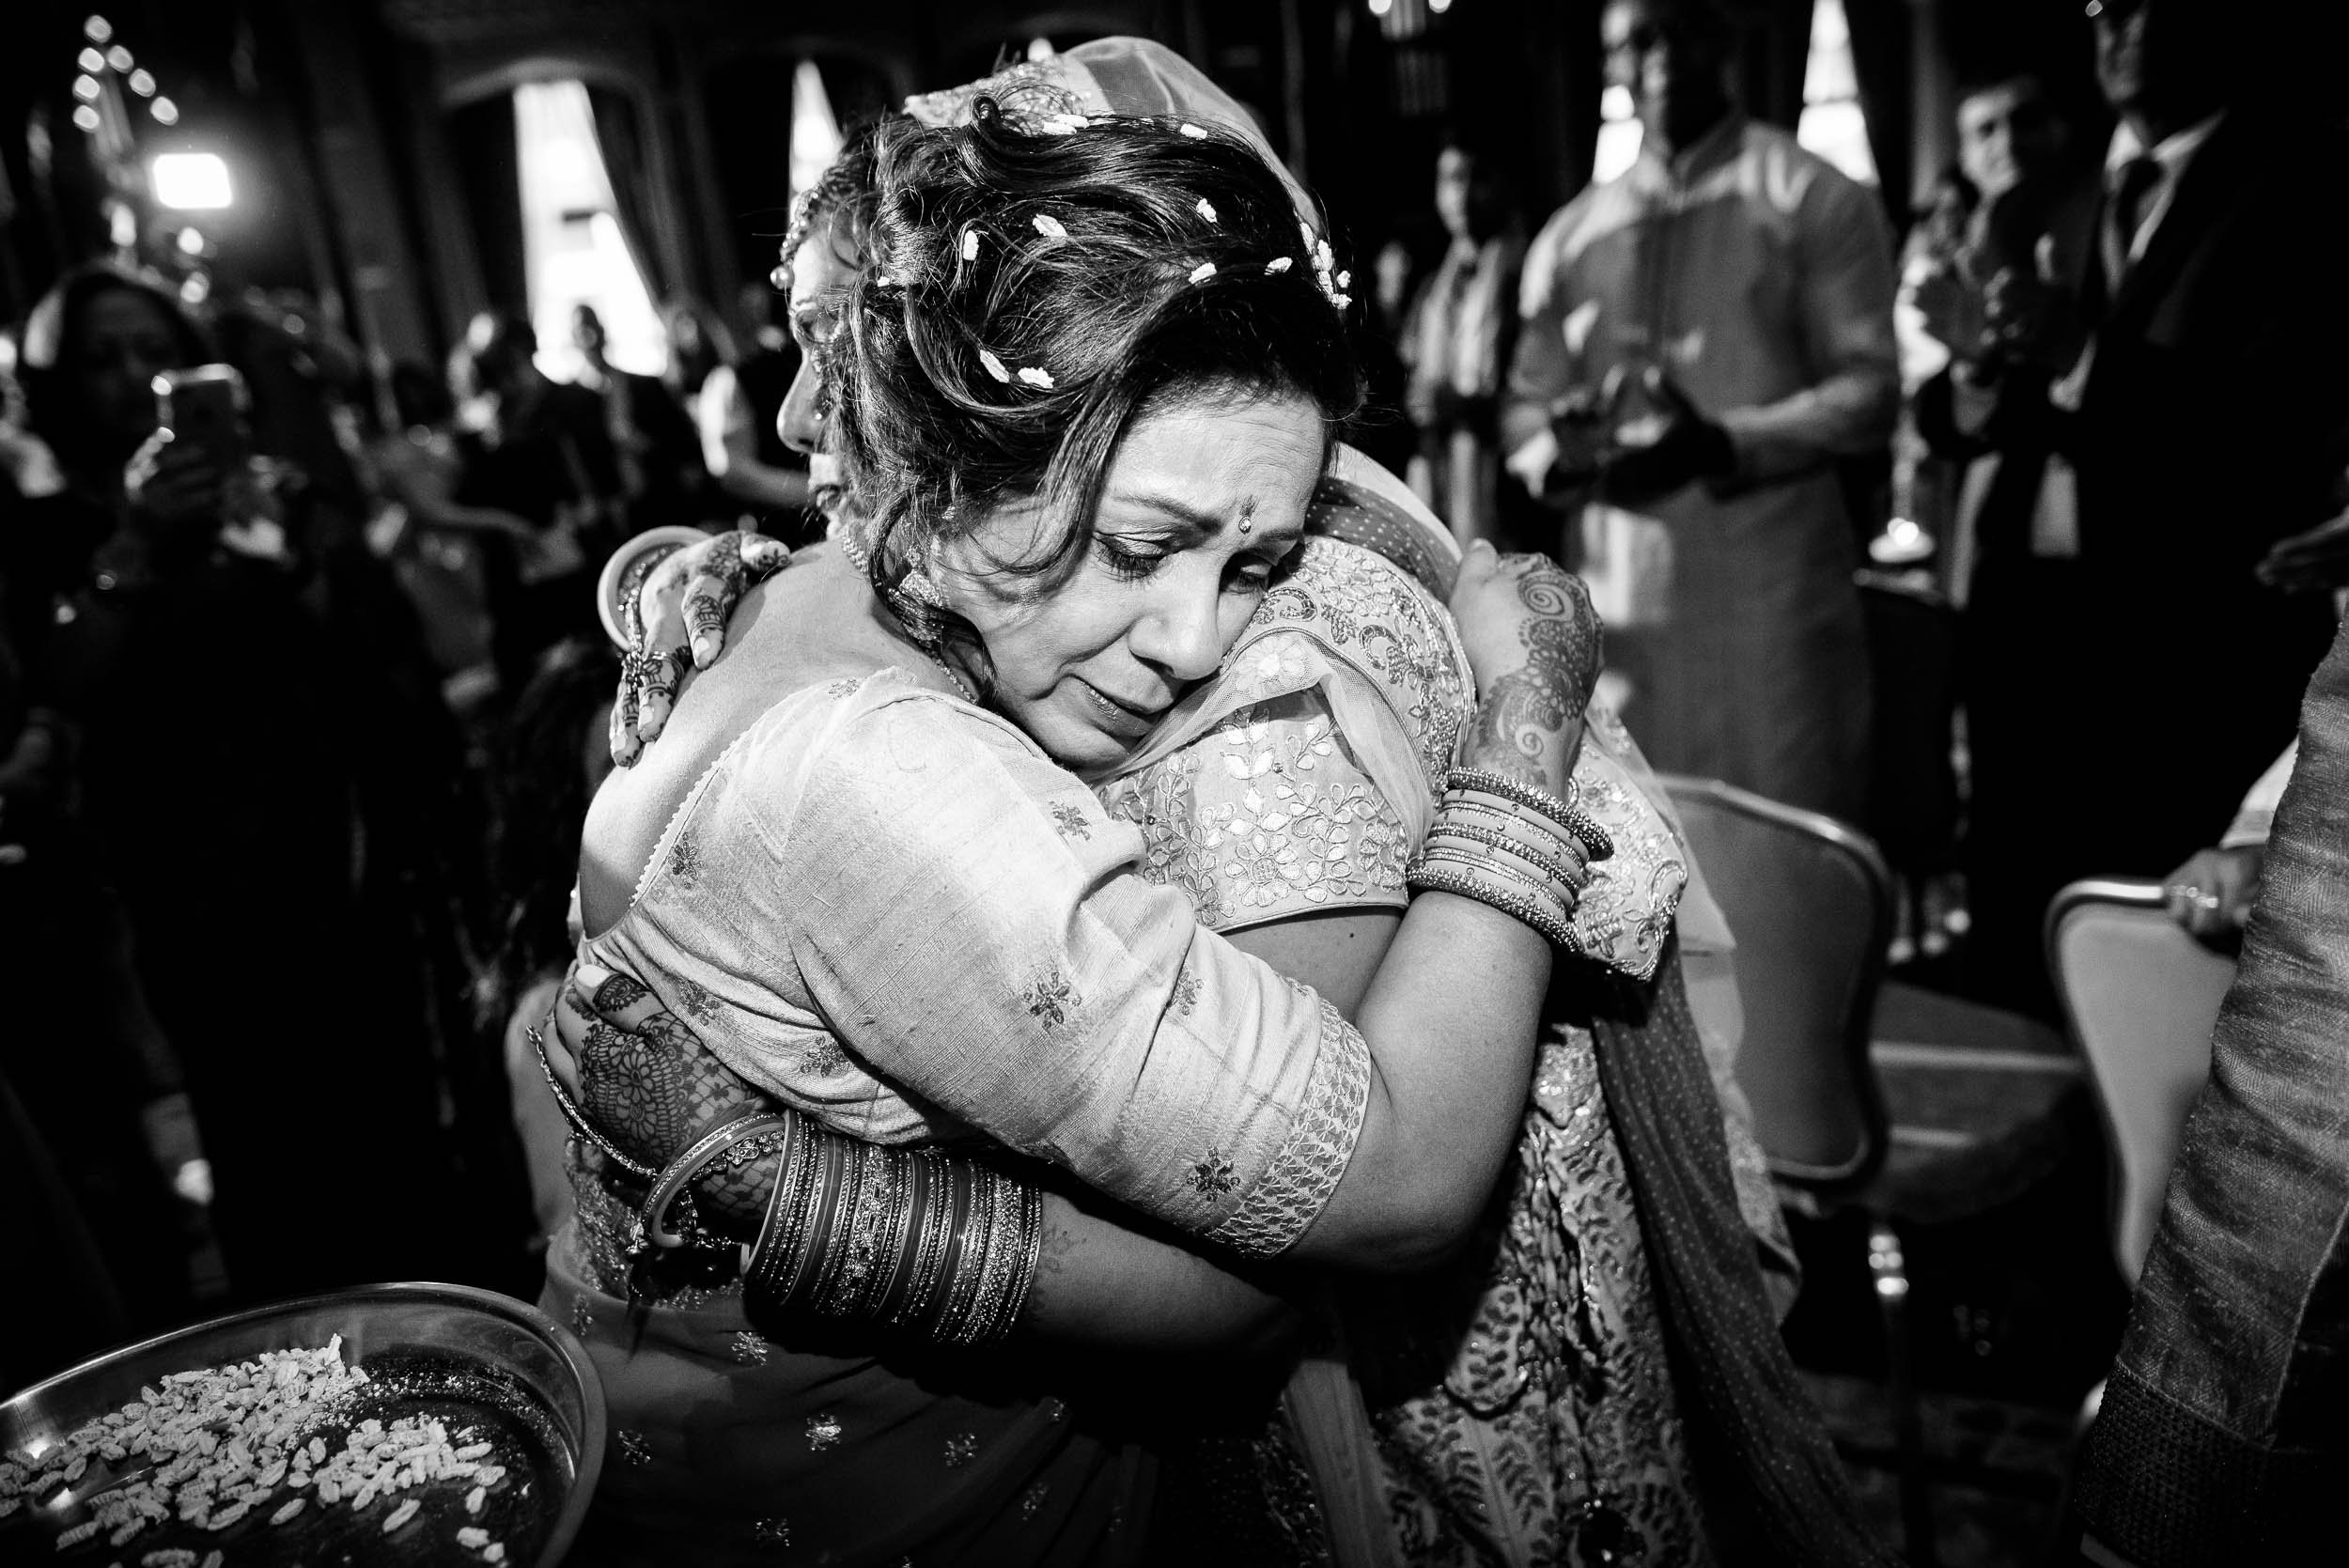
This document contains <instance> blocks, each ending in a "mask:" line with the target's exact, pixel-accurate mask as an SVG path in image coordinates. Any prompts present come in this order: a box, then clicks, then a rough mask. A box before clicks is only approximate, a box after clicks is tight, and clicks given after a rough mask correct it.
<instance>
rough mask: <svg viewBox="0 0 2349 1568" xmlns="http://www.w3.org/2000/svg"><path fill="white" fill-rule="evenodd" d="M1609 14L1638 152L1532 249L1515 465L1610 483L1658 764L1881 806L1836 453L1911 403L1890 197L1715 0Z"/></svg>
mask: <svg viewBox="0 0 2349 1568" xmlns="http://www.w3.org/2000/svg"><path fill="white" fill-rule="evenodd" d="M1602 25H1603V36H1604V39H1605V47H1606V51H1607V61H1608V70H1609V73H1610V80H1611V81H1612V82H1614V83H1616V84H1619V85H1622V86H1624V87H1625V88H1626V89H1627V90H1628V91H1629V92H1630V94H1631V96H1632V101H1633V102H1634V104H1635V105H1636V106H1637V108H1638V111H1639V115H1640V123H1641V150H1640V156H1639V159H1638V161H1637V162H1636V163H1634V164H1633V165H1632V167H1631V168H1630V169H1629V170H1628V171H1626V173H1625V174H1624V175H1623V176H1622V177H1620V178H1619V179H1614V180H1610V181H1609V182H1608V183H1606V184H1604V185H1599V186H1595V187H1593V188H1592V189H1590V190H1588V191H1585V192H1584V193H1583V194H1581V195H1579V196H1578V197H1577V198H1575V200H1574V201H1572V202H1571V203H1569V204H1568V205H1567V206H1566V207H1565V208H1564V209H1563V210H1562V211H1560V212H1559V213H1558V214H1557V215H1556V216H1554V217H1553V218H1551V219H1550V221H1549V222H1548V224H1547V225H1545V226H1544V227H1543V229H1542V231H1541V233H1540V234H1539V235H1538V236H1537V237H1536V238H1535V240H1534V241H1533V245H1532V250H1531V252H1530V253H1529V254H1528V256H1527V257H1526V264H1525V287H1524V296H1523V301H1522V312H1523V315H1524V317H1525V321H1524V326H1523V332H1522V334H1521V335H1520V336H1519V338H1518V340H1517V357H1516V362H1515V365H1514V367H1513V369H1512V372H1511V376H1510V384H1509V391H1508V394H1507V396H1506V399H1505V403H1504V408H1503V414H1502V429H1503V442H1504V444H1505V445H1506V446H1507V448H1508V450H1509V452H1510V458H1509V467H1510V468H1511V469H1512V470H1513V471H1514V472H1516V473H1517V474H1519V475H1520V476H1521V477H1522V478H1524V479H1525V480H1526V481H1527V483H1528V484H1529V486H1530V487H1531V488H1532V489H1533V490H1534V491H1535V493H1537V494H1541V495H1547V496H1553V497H1556V498H1557V499H1559V500H1560V501H1561V502H1562V503H1563V504H1566V505H1569V506H1570V508H1571V509H1574V510H1579V509H1580V507H1581V505H1582V503H1584V502H1585V501H1587V500H1590V499H1592V497H1593V491H1594V487H1595V499H1596V501H1597V502H1598V503H1599V505H1595V506H1594V507H1592V508H1591V510H1590V516H1589V518H1588V519H1586V520H1585V537H1586V540H1592V541H1594V542H1595V543H1596V544H1597V545H1598V547H1599V548H1598V550H1597V551H1595V565H1594V567H1593V570H1592V574H1591V575H1592V576H1593V578H1594V582H1595V587H1596V589H1597V597H1598V598H1599V599H1600V601H1601V607H1602V610H1603V611H1604V612H1605V613H1607V615H1608V619H1609V644H1610V652H1615V651H1618V650H1620V651H1622V652H1623V653H1624V654H1625V655H1626V658H1625V660H1624V663H1625V665H1626V673H1627V674H1628V675H1629V676H1630V679H1631V683H1632V695H1631V698H1630V702H1629V705H1628V706H1626V709H1625V717H1626V720H1628V721H1629V722H1632V723H1633V725H1634V726H1635V727H1637V729H1638V730H1639V732H1640V735H1641V740H1642V743H1643V744H1645V745H1647V747H1648V749H1649V753H1650V755H1651V756H1652V757H1653V758H1654V759H1655V761H1656V764H1657V767H1658V768H1665V769H1669V770H1672V771H1675V772H1687V773H1699V774H1708V775H1711V776H1714V777H1717V778H1722V779H1726V780H1728V781H1730V782H1731V783H1733V784H1740V785H1743V786H1744V787H1746V788H1749V789H1752V790H1756V791H1759V792H1760V793H1762V794H1764V795H1766V796H1769V797H1771V798H1772V799H1774V800H1783V801H1787V802H1789V803H1791V804H1794V805H1798V806H1806V807H1810V808H1812V809H1814V810H1819V811H1826V812H1831V813H1834V814H1836V815H1841V816H1844V817H1847V818H1854V819H1857V818H1858V817H1859V814H1860V812H1861V809H1862V805H1863V802H1864V798H1865V795H1866V787H1867V776H1868V767H1867V751H1868V688H1869V671H1868V659H1867V649H1866V645H1865V638H1864V633H1863V630H1862V626H1861V619H1860V606H1859V594H1858V591H1857V590H1856V589H1855V588H1854V586H1853V583H1852V572H1853V569H1854V568H1855V567H1857V566H1858V564H1859V549H1858V540H1857V536H1856V534H1855V531H1854V529H1853V527H1852V525H1851V521H1850V519H1849V517H1848V515H1847V512H1846V509H1845V503H1844V499H1843V486H1842V484H1841V482H1840V480H1839V477H1838V474H1837V473H1836V468H1835V462H1836V459H1837V458H1843V457H1846V456H1852V455H1858V454H1864V453H1870V452H1873V451H1877V450H1880V449H1881V448H1882V447H1883V445H1884V443H1885V442H1886V440H1887V438H1889V437H1890V434H1891V430H1892V425H1893V420H1894V417H1895V415H1896V413H1897V411H1898V404H1899V396H1900V386H1899V376H1898V369H1897V364H1896V356H1895V351H1894V348H1893V338H1892V293H1893V277H1892V251H1891V241H1890V234H1889V232H1888V229H1887V225H1886V224H1885V221H1884V215H1883V213H1882V211H1881V210H1879V208H1878V205H1877V202H1876V198H1875V195H1874V194H1873V193H1871V192H1869V191H1867V190H1866V189H1864V188H1863V187H1861V186H1859V185H1858V184H1856V183H1854V182H1853V181H1852V180H1850V179H1846V178H1845V177H1843V175H1841V174H1839V173H1837V172H1836V170H1835V169H1834V168H1833V167H1832V166H1831V165H1829V164H1828V163H1826V162H1824V161H1823V160H1821V159H1819V158H1817V157H1815V156H1813V155H1812V154H1811V153H1809V152H1806V151H1804V150H1803V149H1802V148H1800V147H1797V145H1796V143H1795V139H1794V138H1793V137H1792V136H1790V135H1788V134H1786V133H1785V132H1781V131H1779V130H1776V129H1774V128H1772V127H1769V126H1765V125H1761V124H1758V123H1756V122H1754V121H1752V120H1750V119H1749V118H1748V117H1747V116H1745V114H1744V113H1743V112H1742V111H1740V110H1739V109H1738V108H1737V106H1736V105H1735V102H1734V101H1732V99H1731V97H1730V94H1729V91H1728V87H1727V84H1726V79H1725V66H1726V62H1727V60H1728V57H1729V52H1730V43H1731V39H1730V33H1729V23H1728V22H1727V21H1726V20H1725V18H1724V16H1723V13H1722V12H1721V11H1720V10H1719V8H1717V7H1716V6H1715V5H1714V4H1712V3H1710V0H1613V3H1612V4H1610V5H1609V6H1608V7H1607V8H1606V10H1605V12H1604V13H1603V23H1602ZM1618 626H1621V627H1622V628H1623V630H1624V634H1623V635H1618V634H1617V628H1618Z"/></svg>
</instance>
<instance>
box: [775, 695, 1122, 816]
mask: <svg viewBox="0 0 2349 1568" xmlns="http://www.w3.org/2000/svg"><path fill="white" fill-rule="evenodd" d="M732 772H733V773H734V775H735V780H734V784H735V787H736V788H737V789H739V791H741V792H742V793H744V794H746V795H748V796H749V797H750V798H751V799H752V800H753V801H754V803H755V806H756V809H757V810H758V812H759V814H760V815H763V816H766V817H768V818H769V819H770V821H773V820H775V818H776V816H777V814H778V813H780V814H782V815H786V816H787V817H789V818H790V819H792V820H794V821H801V822H806V821H809V820H813V819H820V820H821V821H823V822H832V821H834V820H835V819H838V820H841V821H848V822H850V823H854V822H863V823H867V824H869V823H871V822H873V821H875V820H877V819H879V817H880V816H881V815H883V814H886V815H888V816H889V817H891V818H896V819H900V820H902V818H903V817H904V815H906V814H908V813H909V812H911V813H913V814H915V815H918V814H919V811H920V807H921V802H922V801H924V800H939V799H942V798H945V797H950V796H955V795H958V794H972V793H977V794H980V795H988V796H1002V797H1004V798H1005V799H1006V800H1009V799H1015V798H1019V797H1025V796H1057V795H1059V794H1063V793H1066V792H1068V791H1069V790H1071V789H1074V790H1076V791H1077V792H1079V793H1081V792H1082V786H1081V785H1079V784H1076V781H1075V779H1074V777H1073V776H1072V775H1070V774H1069V773H1068V772H1067V771H1066V769H1064V768H1061V767H1060V766H1059V765H1058V764H1057V763H1054V762H1053V761H1052V760H1051V759H1050V757H1048V756H1046V755H1045V754H1044V753H1043V751H1042V750H1041V749H1040V748H1039V747H1037V745H1036V744H1035V742H1034V740H1032V739H1030V738H1029V737H1027V736H1026V735H1025V734H1023V733H1021V732H1020V731H1019V729H1018V728H1017V727H1015V726H1014V725H1012V724H1011V723H1010V722H1007V721H1005V720H1003V719H1002V718H999V717H997V716H996V715H994V714H992V713H989V712H988V711H986V710H985V709H984V708H981V707H979V706H976V705H975V704H973V703H972V702H970V701H968V700H967V699H965V698H963V697H961V696H959V695H957V694H956V693H954V692H952V691H944V690H942V689H941V686H940V685H939V684H938V681H937V678H936V677H934V676H932V675H930V673H929V672H927V671H926V670H910V669H906V668H902V667H899V666H894V665H892V666H886V667H883V668H881V669H878V670H872V671H869V672H865V673H862V674H856V675H841V676H837V677H835V678H833V679H831V680H827V681H824V682H821V683H819V684H817V685H816V686H812V687H809V688H807V689H806V690H804V691H801V692H798V693H795V694H794V696H793V697H792V698H789V699H786V701H784V702H781V703H778V704H776V705H775V706H772V707H770V708H769V709H768V710H767V711H766V712H765V713H764V714H763V715H761V716H760V718H759V719H758V721H757V722H755V723H754V724H753V725H752V726H751V727H750V729H749V730H748V731H746V732H745V733H744V735H743V737H742V739H741V742H740V745H739V766H737V767H736V768H733V769H732ZM778 825H780V824H778Z"/></svg>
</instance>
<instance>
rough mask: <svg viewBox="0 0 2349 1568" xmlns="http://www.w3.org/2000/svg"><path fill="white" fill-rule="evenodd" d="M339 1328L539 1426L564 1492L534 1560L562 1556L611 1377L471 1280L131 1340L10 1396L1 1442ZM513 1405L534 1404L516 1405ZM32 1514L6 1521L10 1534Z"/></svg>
mask: <svg viewBox="0 0 2349 1568" xmlns="http://www.w3.org/2000/svg"><path fill="white" fill-rule="evenodd" d="M336 1334H340V1335H341V1336H342V1337H343V1353H344V1358H345V1359H347V1360H353V1361H359V1362H362V1363H369V1362H380V1361H381V1360H383V1359H384V1358H390V1359H391V1360H393V1361H398V1360H400V1359H403V1358H407V1359H417V1360H428V1361H429V1362H430V1363H431V1364H433V1365H434V1366H435V1367H436V1368H437V1369H439V1372H438V1374H437V1376H438V1379H439V1382H438V1387H439V1388H440V1389H441V1391H442V1392H443V1394H454V1395H455V1396H456V1397H458V1398H460V1399H461V1398H464V1397H466V1394H465V1388H466V1386H467V1385H468V1384H469V1383H470V1384H471V1385H472V1386H474V1387H475V1388H477V1389H478V1390H479V1392H480V1396H481V1398H482V1399H483V1401H484V1403H485V1404H488V1403H490V1402H492V1401H494V1403H496V1404H498V1405H502V1406H506V1407H507V1408H508V1411H509V1414H512V1415H516V1416H519V1417H520V1418H521V1420H523V1421H526V1422H527V1424H529V1425H530V1426H531V1427H532V1428H534V1429H535V1430H536V1431H537V1434H538V1436H539V1437H540V1438H541V1440H542V1441H543V1442H544V1444H545V1446H546V1448H547V1449H548V1450H549V1451H550V1452H549V1460H550V1466H549V1467H550V1470H551V1473H549V1474H546V1475H545V1476H544V1477H543V1479H544V1480H545V1481H546V1482H547V1483H549V1486H550V1489H551V1490H552V1489H555V1488H559V1489H560V1492H561V1502H560V1505H559V1507H555V1508H553V1509H552V1512H553V1519H552V1524H551V1525H549V1526H547V1527H545V1529H546V1533H545V1534H544V1535H543V1536H542V1537H541V1545H539V1547H538V1551H537V1557H536V1558H535V1559H533V1561H534V1562H535V1563H536V1565H537V1568H553V1565H554V1564H556V1563H559V1562H561V1561H562V1560H563V1558H564V1555H565V1553H567V1552H568V1550H569V1549H570V1546H571V1543H572V1541H573V1540H574V1539H575V1538H576V1537H577V1535H578V1533H579V1526H580V1521H581V1519H582V1518H583V1516H584V1515H585V1514H586V1512H587V1504H588V1501H589V1499H590V1498H592V1497H593V1496H594V1494H595V1490H596V1480H597V1478H598V1476H599V1474H600V1473H601V1471H602V1468H603V1445H604V1414H603V1385H602V1384H601V1382H600V1381H599V1380H598V1378H597V1376H596V1369H595V1366H594V1364H593V1363H591V1362H590V1361H589V1360H588V1358H587V1352H586V1350H585V1349H584V1348H583V1346H582V1345H581V1344H580V1343H579V1341H578V1340H577V1339H576V1338H575V1337H574V1336H573V1335H572V1334H571V1332H570V1331H569V1330H568V1329H567V1328H564V1327H561V1326H560V1325H558V1324H557V1323H555V1322H554V1321H553V1320H552V1318H550V1317H548V1316H547V1315H546V1314H545V1313H544V1312H539V1311H538V1310H537V1308H536V1307H532V1306H528V1305H526V1304H524V1303H522V1302H520V1301H517V1300H514V1299H513V1298H512V1297H511V1296H500V1295H498V1294H497V1293H496V1292H494V1291H487V1290H475V1289H474V1288H473V1287H472V1286H470V1285H443V1284H430V1283H409V1284H387V1285H362V1286H359V1287H357V1288H356V1289H352V1290H344V1291H335V1292H333V1293H331V1294H329V1295H325V1296H303V1297H302V1298H301V1299H299V1300H294V1301H287V1302H281V1303H279V1304H278V1305H275V1306H270V1307H256V1308H254V1309H253V1310H252V1311H250V1312H236V1313H232V1314H231V1315H229V1316H227V1317H219V1318H214V1319H212V1320H211V1321H210V1322H208V1323H198V1324H195V1325H194V1326H192V1327H186V1328H180V1329H178V1330H175V1331H174V1332H172V1333H168V1334H163V1335H161V1336H159V1337H157V1338H155V1339H151V1340H148V1341H145V1342H143V1343H138V1344H132V1345H125V1346H124V1347H122V1348H121V1349H119V1350H114V1351H109V1352H107V1353H106V1354H105V1355H103V1356H100V1357H97V1358H94V1359H91V1360H87V1361H85V1362H83V1363H82V1364H81V1365H80V1366H77V1367H74V1368H73V1369H71V1370H70V1371H68V1372H62V1373H59V1374H57V1375H56V1376H54V1377H52V1378H50V1379H48V1380H47V1381H45V1382H41V1383H36V1384H34V1385H33V1386H32V1387H31V1388H29V1389H25V1390H23V1392H22V1393H20V1394H18V1395H16V1396H15V1397H14V1398H13V1399H10V1400H8V1402H7V1403H5V1404H0V1450H5V1451H8V1452H23V1451H25V1450H27V1449H42V1448H46V1447H48V1446H50V1445H52V1444H54V1443H55V1442H58V1441H60V1440H62V1439H63V1438H65V1437H67V1436H70V1435H71V1434H72V1433H73V1432H74V1431H75V1430H76V1429H77V1428H79V1427H81V1426H82V1425H84V1424H85V1423H86V1422H88V1421H93V1420H95V1419H97V1418H98V1417H100V1416H102V1415H105V1414H106V1413H107V1412H108V1411H110V1410H114V1409H117V1408H118V1407H120V1406H121V1405H126V1404H128V1403H130V1402H131V1401H132V1400H134V1399H137V1398H138V1397H139V1388H140V1385H142V1384H148V1383H154V1382H156V1381H157V1380H158V1379H160V1378H161V1377H162V1376H163V1374H165V1373H172V1372H188V1371H194V1370H198V1369H201V1368H205V1367H213V1366H219V1365H222V1364H224V1363H227V1362H234V1361H241V1360H246V1359H249V1358H252V1357H255V1356H257V1355H259V1354H260V1353H261V1352H262V1351H264V1350H292V1349H305V1348H314V1347H316V1346H319V1345H323V1344H325V1343H327V1342H328V1341H329V1340H330V1339H332V1338H333V1337H334V1335H336ZM370 1370H372V1367H371V1368H370ZM516 1404H520V1405H522V1406H524V1408H522V1409H520V1410H513V1409H512V1408H511V1407H512V1406H513V1405H516ZM539 1507H540V1511H544V1510H545V1509H546V1508H547V1507H548V1505H546V1504H541V1505H539ZM23 1523H24V1521H23V1520H22V1519H16V1520H7V1521H0V1535H6V1534H8V1532H9V1527H10V1526H22V1525H23ZM516 1568H520V1564H516Z"/></svg>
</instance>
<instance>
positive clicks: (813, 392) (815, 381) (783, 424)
mask: <svg viewBox="0 0 2349 1568" xmlns="http://www.w3.org/2000/svg"><path fill="white" fill-rule="evenodd" d="M823 391H824V381H823V378H822V377H821V376H819V375H817V372H816V364H815V362H814V361H813V360H810V359H807V358H805V357H802V358H801V361H800V368H799V372H798V374H796V375H794V376H793V377H792V378H791V390H790V391H789V392H786V393H785V394H784V396H783V407H782V408H780V409H778V410H776V411H775V434H777V435H779V436H781V437H782V438H783V442H784V444H785V445H786V446H788V447H790V448H791V450H792V451H794V452H803V453H806V454H808V455H810V456H813V455H814V454H815V452H816V450H817V448H818V447H820V446H821V445H823V443H824V411H823V402H822V399H823Z"/></svg>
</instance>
